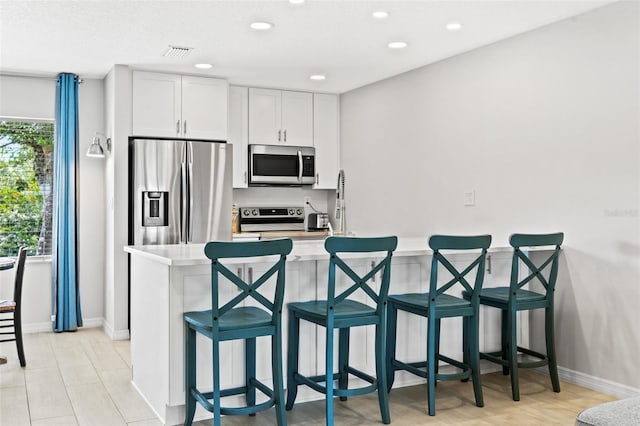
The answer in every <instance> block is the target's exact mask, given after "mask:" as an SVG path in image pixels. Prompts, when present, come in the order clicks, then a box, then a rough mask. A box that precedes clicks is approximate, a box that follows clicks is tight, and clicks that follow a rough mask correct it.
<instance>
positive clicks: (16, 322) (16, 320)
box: [13, 313, 27, 367]
mask: <svg viewBox="0 0 640 426" xmlns="http://www.w3.org/2000/svg"><path fill="white" fill-rule="evenodd" d="M13 328H14V329H15V332H16V347H17V349H18V359H19V360H20V366H21V367H25V366H26V365H27V361H26V360H25V358H24V346H23V343H22V321H21V318H20V315H19V314H18V315H16V313H14V314H13Z"/></svg>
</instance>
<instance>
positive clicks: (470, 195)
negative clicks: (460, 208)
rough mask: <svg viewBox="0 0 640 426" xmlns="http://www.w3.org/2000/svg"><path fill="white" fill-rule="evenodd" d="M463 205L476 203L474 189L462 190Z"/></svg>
mask: <svg viewBox="0 0 640 426" xmlns="http://www.w3.org/2000/svg"><path fill="white" fill-rule="evenodd" d="M464 205H465V206H475V205H476V192H475V191H474V190H470V191H464Z"/></svg>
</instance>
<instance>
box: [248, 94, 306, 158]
mask: <svg viewBox="0 0 640 426" xmlns="http://www.w3.org/2000/svg"><path fill="white" fill-rule="evenodd" d="M249 143H252V144H262V145H281V144H287V145H293V146H313V94H311V93H307V92H291V91H283V90H272V89H256V88H250V89H249Z"/></svg>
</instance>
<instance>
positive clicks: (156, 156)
mask: <svg viewBox="0 0 640 426" xmlns="http://www.w3.org/2000/svg"><path fill="white" fill-rule="evenodd" d="M129 154H130V157H129V158H130V163H129V166H130V170H129V183H130V190H129V191H130V192H129V208H130V212H129V243H130V244H136V245H153V244H180V243H204V242H207V241H213V240H226V241H228V240H231V207H232V189H231V188H232V166H233V158H232V155H233V149H232V146H231V145H227V144H225V143H219V142H205V141H182V140H179V141H177V140H165V139H130V141H129Z"/></svg>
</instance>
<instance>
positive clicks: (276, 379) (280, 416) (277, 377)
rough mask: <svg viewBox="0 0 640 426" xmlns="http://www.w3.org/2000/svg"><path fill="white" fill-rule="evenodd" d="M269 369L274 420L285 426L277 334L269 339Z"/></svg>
mask: <svg viewBox="0 0 640 426" xmlns="http://www.w3.org/2000/svg"><path fill="white" fill-rule="evenodd" d="M271 369H272V371H273V393H274V395H275V398H276V403H275V405H276V420H277V422H278V426H286V425H287V414H286V413H285V407H284V405H285V401H284V384H283V383H282V381H283V378H282V335H281V333H278V332H276V334H275V335H274V336H273V337H272V338H271Z"/></svg>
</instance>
